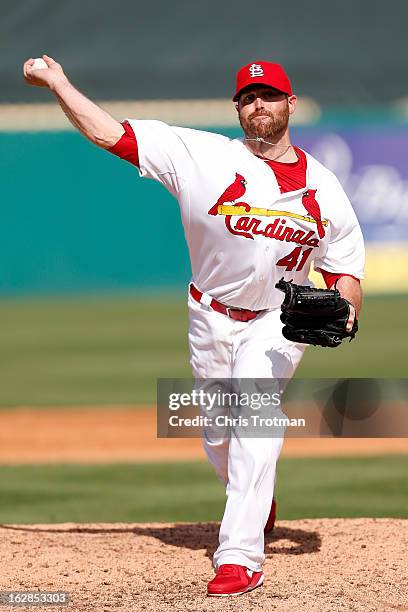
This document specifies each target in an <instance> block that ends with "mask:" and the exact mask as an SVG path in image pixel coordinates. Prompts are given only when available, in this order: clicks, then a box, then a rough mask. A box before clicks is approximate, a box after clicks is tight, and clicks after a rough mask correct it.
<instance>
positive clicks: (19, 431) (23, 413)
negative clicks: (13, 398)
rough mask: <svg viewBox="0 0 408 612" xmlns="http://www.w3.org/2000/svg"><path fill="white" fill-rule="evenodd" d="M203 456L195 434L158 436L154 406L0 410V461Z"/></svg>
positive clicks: (347, 441) (333, 442) (380, 442)
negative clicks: (187, 435)
mask: <svg viewBox="0 0 408 612" xmlns="http://www.w3.org/2000/svg"><path fill="white" fill-rule="evenodd" d="M389 453H401V454H403V453H408V439H407V438H365V439H362V438H358V439H357V438H344V439H342V438H287V439H286V441H285V445H284V448H283V453H282V454H283V456H303V457H307V456H319V455H326V456H328V455H330V456H334V455H367V454H370V455H375V454H389ZM197 459H205V456H204V451H203V450H202V447H201V441H200V440H199V439H197V438H189V439H188V438H186V439H182V438H178V439H158V438H157V436H156V410H155V408H153V407H137V406H133V407H132V406H118V407H110V408H109V407H102V408H97V407H93V408H91V407H82V408H81V407H75V408H74V407H73V408H49V407H48V408H44V409H38V408H24V407H20V408H10V409H2V410H1V411H0V463H2V464H21V463H26V464H30V463H64V462H66V463H71V462H73V463H112V462H117V461H119V462H120V461H131V462H133V461H135V462H138V461H166V460H168V461H177V460H181V461H189V460H197Z"/></svg>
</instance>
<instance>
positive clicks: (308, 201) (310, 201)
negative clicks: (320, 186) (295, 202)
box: [302, 189, 325, 238]
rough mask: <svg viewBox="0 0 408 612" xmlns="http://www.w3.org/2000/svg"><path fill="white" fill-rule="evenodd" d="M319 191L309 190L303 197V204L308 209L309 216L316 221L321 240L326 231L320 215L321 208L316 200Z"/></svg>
mask: <svg viewBox="0 0 408 612" xmlns="http://www.w3.org/2000/svg"><path fill="white" fill-rule="evenodd" d="M316 191H317V189H309V190H308V191H306V192H305V193H304V194H303V195H302V204H303V206H304V207H305V208H306V210H307V212H308V213H309V215H310V216H311V217H312V219H314V220H315V221H316V224H317V233H318V234H319V238H324V236H325V231H324V227H323V223H322V217H321V214H320V206H319V204H318V202H317V200H316V198H315V194H316Z"/></svg>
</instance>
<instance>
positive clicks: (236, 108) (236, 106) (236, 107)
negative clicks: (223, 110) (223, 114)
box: [234, 102, 239, 113]
mask: <svg viewBox="0 0 408 612" xmlns="http://www.w3.org/2000/svg"><path fill="white" fill-rule="evenodd" d="M234 106H235V110H236V111H237V113H238V112H239V111H238V102H235V105H234Z"/></svg>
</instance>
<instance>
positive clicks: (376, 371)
mask: <svg viewBox="0 0 408 612" xmlns="http://www.w3.org/2000/svg"><path fill="white" fill-rule="evenodd" d="M407 309H408V296H400V297H397V296H396V297H369V298H367V299H366V302H365V305H364V310H363V315H362V318H361V332H360V333H359V334H358V336H357V339H356V340H355V341H353V342H352V343H350V344H349V343H346V344H344V346H342V347H340V348H338V349H336V350H330V349H318V348H309V349H308V350H307V352H306V355H305V357H304V359H303V361H302V364H301V366H300V368H299V370H298V374H297V375H298V376H299V377H301V376H303V377H315V378H317V377H334V378H335V377H349V376H352V377H405V376H406V374H407V365H406V364H407V351H406V334H404V333H403V331H402V330H404V329H405V328H406V323H405V321H406V312H407ZM0 319H1V322H2V324H1V326H0V346H1V350H0V406H13V405H21V404H25V405H27V404H28V405H33V406H35V405H38V406H46V405H67V404H74V405H75V404H76V405H78V404H94V405H103V404H105V405H106V404H120V403H122V404H123V403H135V402H137V403H139V402H140V403H146V402H148V403H154V402H155V399H156V379H157V378H173V377H180V378H182V377H189V376H190V366H189V354H188V345H187V328H188V322H187V307H186V303H185V300H184V298H180V297H179V298H175V297H173V298H170V297H168V296H167V297H166V296H161V295H158V296H157V297H151V298H138V297H131V296H129V297H106V296H105V297H100V298H90V297H88V298H81V299H79V298H78V299H74V298H66V299H37V300H33V299H31V300H22V299H18V300H10V299H7V300H5V299H3V300H2V301H1V302H0Z"/></svg>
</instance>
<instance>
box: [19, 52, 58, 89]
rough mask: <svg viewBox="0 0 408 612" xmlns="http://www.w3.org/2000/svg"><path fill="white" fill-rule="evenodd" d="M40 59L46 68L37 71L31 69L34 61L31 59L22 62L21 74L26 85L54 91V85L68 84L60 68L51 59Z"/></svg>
mask: <svg viewBox="0 0 408 612" xmlns="http://www.w3.org/2000/svg"><path fill="white" fill-rule="evenodd" d="M42 59H43V60H44V62H45V63H46V64H47V66H48V68H40V69H37V70H34V69H33V67H32V66H33V64H34V60H33V58H30V59H28V60H27V61H26V62H24V66H23V74H24V79H25V81H26V83H28V84H29V85H35V86H36V87H48V88H49V89H51V90H54V89H55V87H56V85H61V84H64V83H68V82H69V81H68V78H67V77H66V75H65V73H64V71H63V69H62V66H61V65H60V64H58V63H57V62H56V61H55V60H53V59H52V57H49V56H48V55H43V56H42Z"/></svg>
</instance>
